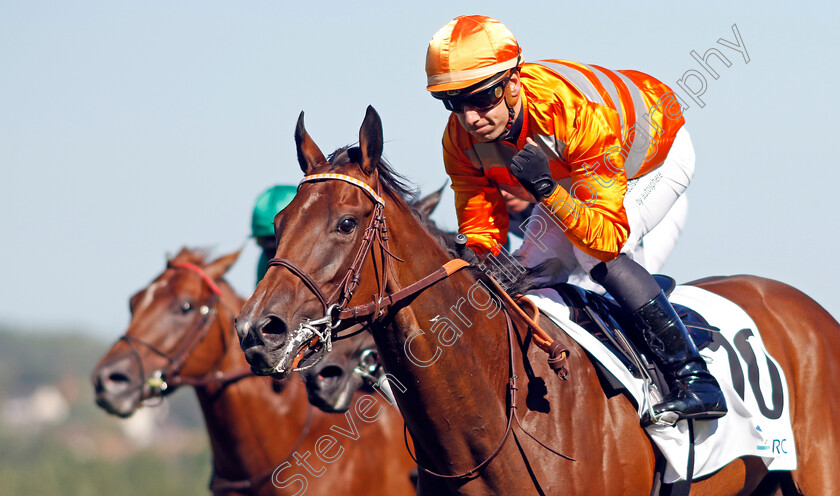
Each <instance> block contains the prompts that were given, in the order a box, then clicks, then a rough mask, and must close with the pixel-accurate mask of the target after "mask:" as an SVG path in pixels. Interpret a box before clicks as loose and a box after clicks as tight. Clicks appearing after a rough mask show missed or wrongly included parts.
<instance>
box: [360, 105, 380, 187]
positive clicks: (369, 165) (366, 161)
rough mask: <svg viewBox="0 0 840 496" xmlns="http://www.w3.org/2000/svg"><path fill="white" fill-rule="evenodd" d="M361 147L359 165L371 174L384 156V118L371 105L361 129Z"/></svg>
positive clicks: (366, 172)
mask: <svg viewBox="0 0 840 496" xmlns="http://www.w3.org/2000/svg"><path fill="white" fill-rule="evenodd" d="M359 148H360V149H361V150H362V163H361V164H359V165H361V166H362V171H363V172H364V173H365V174H367V175H370V174H372V173H373V171H375V170H376V166H377V165H378V164H379V159H380V158H382V119H380V118H379V114H377V113H376V110H374V109H373V107H372V106H370V105H368V108H367V113H366V114H365V120H364V121H362V128H361V129H359Z"/></svg>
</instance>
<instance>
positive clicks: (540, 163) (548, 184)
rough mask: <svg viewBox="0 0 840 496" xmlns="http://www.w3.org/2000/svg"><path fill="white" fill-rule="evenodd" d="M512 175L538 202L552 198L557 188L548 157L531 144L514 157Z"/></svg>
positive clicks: (511, 167)
mask: <svg viewBox="0 0 840 496" xmlns="http://www.w3.org/2000/svg"><path fill="white" fill-rule="evenodd" d="M510 173H511V174H513V177H515V178H516V180H517V181H519V183H520V184H522V187H523V188H525V189H526V190H528V192H529V193H531V194H532V195H534V198H536V200H537V201H540V200H542V199H543V198H547V197H549V196H551V193H554V189H555V188H557V181H555V180H554V178H553V177H551V170H550V169H549V167H548V157H546V155H545V152H544V151H542V149H541V148H540V147H538V146H536V145H532V144H530V143H529V144H527V145H525V148H523V149H522V150H520V151H519V153H517V154H516V155H515V156H514V157H513V161H512V162H511V164H510Z"/></svg>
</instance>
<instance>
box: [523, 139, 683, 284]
mask: <svg viewBox="0 0 840 496" xmlns="http://www.w3.org/2000/svg"><path fill="white" fill-rule="evenodd" d="M693 175H694V147H693V146H692V144H691V138H690V137H689V135H688V131H686V130H685V127H683V128H681V129H680V130H679V131H678V132H677V135H676V136H675V137H674V143H673V144H672V145H671V149H670V150H669V151H668V155H667V156H666V157H665V161H664V162H663V163H662V165H661V166H659V167H658V168H656V169H654V170H652V171H651V172H648V173H647V174H645V175H644V176H642V177H638V178H636V179H633V180H631V181H629V182H628V183H627V193H626V195H625V197H624V208H625V210H626V211H627V220H628V222H629V223H630V236H629V237H628V238H627V241H626V242H625V243H624V246H623V247H622V248H621V252H622V253H626V254H627V255H628V256H629V257H630V258H632V259H633V260H635V261H636V262H638V263H639V264H640V265H642V266H643V267H644V268H646V269H647V270H648V272H650V273H656V272H658V271H659V270H660V269H661V268H662V265H663V264H664V263H665V259H666V258H668V255H669V254H670V253H671V250H673V249H674V245H676V243H677V239H678V238H679V236H680V233H681V232H682V229H683V226H684V225H685V219H686V215H687V213H688V199H687V198H686V196H685V190H686V188H687V187H688V184H689V183H690V182H691V178H692V176H693ZM527 222H528V228H527V229H526V230H525V231H526V233H525V239H524V240H523V242H522V247H521V248H520V249H519V250H518V251H517V252H516V253H515V255H517V256H519V257H520V262H521V263H522V264H524V265H525V266H526V267H534V266H536V265H538V264H540V263H543V262H545V263H546V264H547V266H548V270H547V274H549V275H547V276H545V278H543V279H540V280H539V281H538V282H539V284H540V285H541V286H543V285H550V284H556V283H559V282H568V283H571V284H575V285H577V286H581V287H583V288H585V289H590V290H593V291H598V292H600V293H603V292H604V289H603V288H602V287H601V286H600V285H598V284H597V283H595V282H594V281H592V279H591V278H590V277H589V271H590V270H592V268H593V267H595V265H597V264H598V263H599V262H600V260H598V259H597V258H595V257H593V256H591V255H587V254H586V253H584V252H582V251H581V250H580V249H578V248H576V247H575V246H574V245H573V244H572V243H571V241H569V239H568V238H567V237H566V234H565V232H564V231H563V229H562V228H560V226H559V224H557V221H555V220H554V217H553V216H552V215H551V213H549V212H548V211H546V210H545V209H544V208H543V207H542V205H539V206H538V207H537V208H535V209H534V213H533V215H531V217H530V218H529V219H528V220H527Z"/></svg>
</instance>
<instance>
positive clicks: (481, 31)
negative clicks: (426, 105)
mask: <svg viewBox="0 0 840 496" xmlns="http://www.w3.org/2000/svg"><path fill="white" fill-rule="evenodd" d="M521 62H522V50H521V49H520V48H519V43H517V42H516V38H514V37H513V34H512V33H511V32H510V30H508V28H507V27H505V25H504V24H502V23H501V22H499V21H497V20H496V19H493V18H491V17H486V16H480V15H469V16H460V17H456V18H455V19H453V20H452V21H451V22H450V23H449V24H447V25H446V26H444V27H442V28H441V29H440V30H438V32H437V33H435V36H434V37H433V38H432V41H430V42H429V49H428V51H427V52H426V77H427V79H426V89H427V90H429V91H431V92H433V93H439V92H452V93H457V90H462V89H464V88H468V87H470V86H473V85H475V84H477V83H480V82H481V81H483V80H485V79H488V78H490V77H492V76H495V75H497V74H499V73H501V72H504V71H507V70H508V69H512V68H514V67H517V66H519V64H520V63H521Z"/></svg>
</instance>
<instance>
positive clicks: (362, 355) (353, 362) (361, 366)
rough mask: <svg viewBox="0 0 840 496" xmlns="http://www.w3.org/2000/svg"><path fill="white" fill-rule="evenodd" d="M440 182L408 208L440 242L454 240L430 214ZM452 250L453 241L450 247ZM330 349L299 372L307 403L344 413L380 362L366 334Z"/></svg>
mask: <svg viewBox="0 0 840 496" xmlns="http://www.w3.org/2000/svg"><path fill="white" fill-rule="evenodd" d="M445 187H446V185H445V184H444V186H443V187H441V188H440V189H439V190H437V191H435V192H433V193H430V194H429V195H427V196H424V197H423V198H420V199H419V200H417V201H415V202H412V203H411V204H410V205H409V207H410V208H411V210H412V211H413V212H414V213H415V215H416V216H417V217H419V219H420V221H421V222H423V224H424V225H425V226H426V228H427V229H428V230H429V232H430V234H432V235H433V236H436V237H438V238H439V241H440V243H441V244H442V245H444V246H445V245H446V240H454V233H446V232H444V231H441V230H440V229H438V228H437V227H436V226H435V225H434V223H433V222H432V220H431V219H430V216H431V214H432V212H433V211H434V210H435V208H437V206H438V204H439V203H440V198H441V195H442V194H443V188H445ZM452 249H453V250H454V243H453V246H452ZM332 348H333V349H332V352H330V353H329V354H328V355H326V356H325V357H324V359H323V360H321V361H319V362H318V363H315V364H314V365H312V366H309V363H308V362H310V361H312V360H315V359H316V358H315V357H316V355H311V356H310V358H309V359H308V360H306V361H303V362H302V363H301V367H306V369H305V370H303V371H301V373H300V375H301V378H303V382H304V384H305V385H306V391H307V393H308V394H309V402H310V403H312V404H313V405H315V406H316V407H318V408H320V409H321V410H324V411H325V412H338V413H341V412H345V411H347V409H348V408H349V407H350V401H351V400H352V398H353V394H354V393H355V392H356V390H357V389H360V388H365V387H367V386H372V385H374V384H377V383H378V380H379V378H380V374H381V367H382V366H381V364H380V362H379V357H378V355H377V353H376V345H375V343H374V342H373V337H372V336H371V335H370V334H368V333H364V332H361V333H354V334H353V335H351V336H348V337H347V338H345V339H342V340H340V341H335V342H333V344H332Z"/></svg>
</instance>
